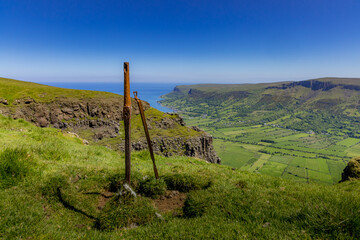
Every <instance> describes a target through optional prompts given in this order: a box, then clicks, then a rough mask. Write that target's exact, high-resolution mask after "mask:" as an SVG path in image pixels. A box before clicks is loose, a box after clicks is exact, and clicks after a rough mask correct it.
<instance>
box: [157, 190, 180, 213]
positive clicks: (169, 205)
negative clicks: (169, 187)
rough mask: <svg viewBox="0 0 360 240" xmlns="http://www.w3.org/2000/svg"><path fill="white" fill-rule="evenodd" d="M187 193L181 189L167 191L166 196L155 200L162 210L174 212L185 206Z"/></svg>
mask: <svg viewBox="0 0 360 240" xmlns="http://www.w3.org/2000/svg"><path fill="white" fill-rule="evenodd" d="M185 199H186V193H181V192H179V191H166V193H165V195H164V196H161V197H160V198H159V199H156V200H154V205H155V207H156V208H157V209H158V210H159V211H160V212H172V211H175V210H177V209H180V208H182V207H183V206H184V202H185Z"/></svg>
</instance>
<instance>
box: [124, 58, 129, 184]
mask: <svg viewBox="0 0 360 240" xmlns="http://www.w3.org/2000/svg"><path fill="white" fill-rule="evenodd" d="M123 118H124V126H125V180H126V182H127V183H128V184H129V185H130V182H131V97H130V76H129V63H128V62H124V109H123Z"/></svg>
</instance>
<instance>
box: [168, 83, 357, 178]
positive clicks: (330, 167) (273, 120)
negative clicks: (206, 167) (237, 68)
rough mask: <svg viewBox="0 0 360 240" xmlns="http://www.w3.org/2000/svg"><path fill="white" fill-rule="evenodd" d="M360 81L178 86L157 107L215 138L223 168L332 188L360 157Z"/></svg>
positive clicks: (216, 148)
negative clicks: (315, 183) (168, 108)
mask: <svg viewBox="0 0 360 240" xmlns="http://www.w3.org/2000/svg"><path fill="white" fill-rule="evenodd" d="M359 89H360V79H336V78H324V79H315V80H308V81H300V82H292V83H289V82H284V83H271V84H233V85H226V84H220V85H216V84H203V85H189V86H178V87H176V88H175V89H174V91H173V92H172V93H169V94H167V95H165V96H164V100H163V101H162V103H163V104H164V105H165V106H167V107H171V108H173V109H176V110H177V111H178V113H179V114H180V115H181V116H182V117H184V118H185V121H186V123H187V124H188V125H191V126H198V127H200V128H202V129H204V130H205V131H207V132H208V133H210V134H211V135H212V136H213V137H214V146H215V150H216V151H217V153H218V155H219V156H220V158H221V159H222V164H224V165H229V166H232V167H234V168H239V169H241V170H247V171H250V172H255V173H259V174H266V175H271V176H277V177H282V178H285V179H293V180H296V181H300V182H307V183H310V182H319V183H325V184H332V183H336V182H338V181H339V180H340V179H341V172H342V171H343V169H344V167H345V165H346V164H347V162H348V161H349V160H350V159H351V158H352V157H356V156H359V155H360V124H359V119H358V117H357V116H358V114H360V113H359V109H360V95H359Z"/></svg>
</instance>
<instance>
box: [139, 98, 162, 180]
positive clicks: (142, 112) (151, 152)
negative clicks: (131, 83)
mask: <svg viewBox="0 0 360 240" xmlns="http://www.w3.org/2000/svg"><path fill="white" fill-rule="evenodd" d="M133 93H134V97H135V100H136V102H137V103H138V106H139V110H140V115H141V120H142V123H143V126H144V131H145V135H146V140H147V143H148V147H149V152H150V156H151V160H152V162H153V167H154V173H155V178H156V179H159V173H158V170H157V168H156V164H155V156H154V151H153V147H152V144H151V140H150V134H149V130H148V127H147V123H146V118H145V113H144V108H143V106H142V103H141V100H140V99H139V98H138V97H137V96H138V92H137V91H134V92H133Z"/></svg>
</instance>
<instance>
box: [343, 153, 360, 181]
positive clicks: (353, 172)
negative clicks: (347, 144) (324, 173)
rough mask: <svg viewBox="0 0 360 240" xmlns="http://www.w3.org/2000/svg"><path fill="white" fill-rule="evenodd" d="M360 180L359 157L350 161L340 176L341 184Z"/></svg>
mask: <svg viewBox="0 0 360 240" xmlns="http://www.w3.org/2000/svg"><path fill="white" fill-rule="evenodd" d="M351 179H360V157H356V158H353V159H351V160H350V161H349V162H348V164H347V165H346V167H345V169H344V171H343V173H342V174H341V182H344V181H348V180H351Z"/></svg>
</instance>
